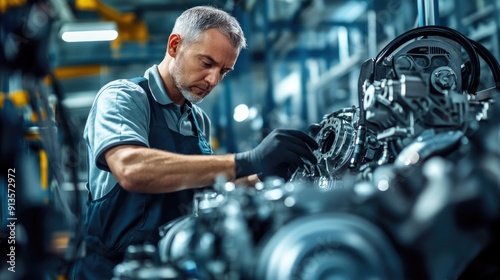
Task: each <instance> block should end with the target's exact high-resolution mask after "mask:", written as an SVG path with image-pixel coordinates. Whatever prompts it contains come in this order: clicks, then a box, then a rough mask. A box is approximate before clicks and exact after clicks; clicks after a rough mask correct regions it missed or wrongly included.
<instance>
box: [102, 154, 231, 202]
mask: <svg viewBox="0 0 500 280" xmlns="http://www.w3.org/2000/svg"><path fill="white" fill-rule="evenodd" d="M105 157H106V161H107V164H108V166H109V168H110V170H111V172H112V173H113V175H114V176H115V178H116V179H117V180H118V182H119V183H120V185H121V186H122V187H123V188H124V189H126V190H128V191H131V192H143V193H164V192H174V191H179V190H184V189H189V188H199V187H203V186H207V185H212V184H213V183H214V182H215V178H216V176H217V175H219V174H223V175H224V176H226V178H228V180H233V179H234V177H235V172H234V166H235V163H234V155H232V154H227V155H212V156H207V155H180V154H175V153H171V152H165V151H161V150H156V149H150V148H145V147H140V146H133V145H122V146H117V147H113V148H111V149H110V150H109V151H107V152H106V154H105Z"/></svg>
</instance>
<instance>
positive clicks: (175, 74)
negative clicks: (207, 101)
mask: <svg viewBox="0 0 500 280" xmlns="http://www.w3.org/2000/svg"><path fill="white" fill-rule="evenodd" d="M179 66H182V65H179ZM181 68H182V67H174V69H173V70H172V80H173V81H174V85H175V87H176V88H177V90H178V91H179V92H180V93H181V94H182V96H184V98H185V99H186V100H187V101H189V102H191V103H192V104H198V103H201V101H203V98H200V97H199V96H197V95H194V94H192V93H191V92H190V91H189V90H188V89H186V88H185V87H183V86H182V85H181V82H180V77H181V75H182V72H181Z"/></svg>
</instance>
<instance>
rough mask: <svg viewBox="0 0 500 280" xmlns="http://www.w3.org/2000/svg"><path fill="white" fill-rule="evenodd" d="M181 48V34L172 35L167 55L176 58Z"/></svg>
mask: <svg viewBox="0 0 500 280" xmlns="http://www.w3.org/2000/svg"><path fill="white" fill-rule="evenodd" d="M180 46H181V36H180V35H179V34H170V37H168V43H167V53H168V54H169V55H170V56H171V57H175V56H176V55H177V53H179V48H180Z"/></svg>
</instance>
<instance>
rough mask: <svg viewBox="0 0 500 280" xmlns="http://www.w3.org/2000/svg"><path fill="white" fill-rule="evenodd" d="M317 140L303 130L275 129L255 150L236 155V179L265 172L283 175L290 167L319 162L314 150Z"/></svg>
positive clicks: (268, 174) (266, 173)
mask: <svg viewBox="0 0 500 280" xmlns="http://www.w3.org/2000/svg"><path fill="white" fill-rule="evenodd" d="M317 148H318V143H316V141H314V139H313V138H311V137H310V136H309V135H307V134H306V133H304V132H302V131H300V130H291V129H275V130H273V131H272V132H271V133H270V134H269V135H267V136H266V137H265V138H264V140H262V142H261V143H260V144H259V145H258V146H257V147H255V148H254V149H253V150H250V151H248V152H243V153H237V154H235V155H234V160H235V163H236V166H235V171H236V178H240V177H244V176H248V175H251V174H257V173H262V174H265V175H266V176H270V175H277V176H280V175H282V174H283V173H286V172H287V171H288V167H289V166H299V165H302V164H304V162H303V160H302V158H303V159H306V160H308V161H310V162H311V163H312V164H316V163H317V159H316V157H315V156H314V154H313V152H312V151H313V150H315V149H317Z"/></svg>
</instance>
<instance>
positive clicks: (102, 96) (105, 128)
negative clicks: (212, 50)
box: [83, 65, 210, 200]
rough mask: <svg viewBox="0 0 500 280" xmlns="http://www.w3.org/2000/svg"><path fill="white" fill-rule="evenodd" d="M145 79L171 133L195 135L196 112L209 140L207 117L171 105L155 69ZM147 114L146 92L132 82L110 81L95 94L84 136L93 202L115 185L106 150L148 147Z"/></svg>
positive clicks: (186, 107)
mask: <svg viewBox="0 0 500 280" xmlns="http://www.w3.org/2000/svg"><path fill="white" fill-rule="evenodd" d="M144 77H145V78H146V79H147V80H148V85H149V89H150V91H151V93H152V95H153V97H154V99H155V101H156V102H158V103H159V104H161V105H162V109H163V113H164V116H165V120H166V122H167V124H168V127H169V128H170V129H171V130H172V131H175V132H178V133H180V134H183V135H195V129H193V124H192V122H191V121H190V118H189V115H190V114H191V112H192V110H195V114H194V115H195V117H196V120H197V121H198V124H199V126H200V129H201V130H202V132H203V133H204V134H205V135H206V136H207V137H209V136H210V120H209V118H208V116H207V115H206V113H205V112H204V111H203V110H202V109H201V108H200V107H198V106H196V105H193V104H191V103H189V102H186V103H184V105H182V106H179V105H176V104H174V103H173V102H172V100H170V98H169V97H168V95H167V92H166V91H165V88H164V86H163V81H162V79H161V77H160V73H159V72H158V67H157V65H153V66H151V67H150V68H149V69H147V70H146V71H145V73H144ZM150 113H151V111H150V108H149V102H148V97H147V95H146V92H145V91H144V90H143V89H142V88H141V87H140V86H139V85H137V84H135V83H134V82H132V81H129V80H126V79H119V80H115V81H112V82H110V83H108V84H106V85H105V86H103V87H102V88H101V90H99V92H98V93H97V95H96V98H95V100H94V103H93V105H92V108H91V109H90V113H89V116H88V118H87V123H86V125H85V129H84V134H83V138H84V139H85V142H86V143H87V166H88V178H89V182H88V188H89V190H90V191H91V193H92V198H93V199H94V200H95V199H99V198H101V197H103V196H104V195H106V194H107V193H108V192H109V191H111V189H112V188H113V187H114V186H115V185H116V183H117V180H116V178H115V177H114V176H113V174H111V172H109V168H108V166H107V164H106V160H105V158H104V154H105V152H106V151H107V150H108V149H110V148H112V147H114V146H118V145H124V144H132V145H139V146H144V147H149V140H148V135H149V118H150Z"/></svg>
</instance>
